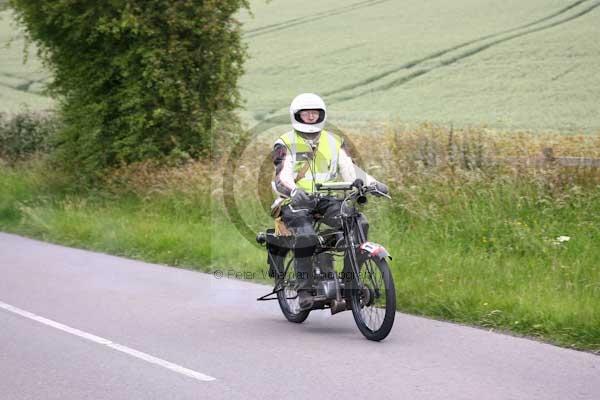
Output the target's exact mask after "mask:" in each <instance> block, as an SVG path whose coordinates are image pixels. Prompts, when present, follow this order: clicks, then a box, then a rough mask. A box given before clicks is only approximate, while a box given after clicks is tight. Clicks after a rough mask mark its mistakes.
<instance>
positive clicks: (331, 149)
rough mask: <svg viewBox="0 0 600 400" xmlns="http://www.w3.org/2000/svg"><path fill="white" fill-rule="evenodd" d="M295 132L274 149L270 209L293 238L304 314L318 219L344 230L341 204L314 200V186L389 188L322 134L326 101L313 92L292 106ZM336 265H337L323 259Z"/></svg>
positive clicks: (336, 138) (331, 137)
mask: <svg viewBox="0 0 600 400" xmlns="http://www.w3.org/2000/svg"><path fill="white" fill-rule="evenodd" d="M290 119H291V123H292V127H293V130H292V131H290V132H287V133H285V134H283V135H281V136H280V137H279V138H278V139H277V140H276V141H275V143H274V145H273V153H272V156H273V163H274V164H275V179H274V181H273V182H272V187H273V190H274V191H275V193H276V194H277V195H278V198H277V199H276V200H275V202H274V203H273V206H272V212H273V216H274V217H278V218H281V221H283V223H284V225H285V227H287V228H289V229H290V230H291V233H292V234H293V236H294V239H295V246H294V257H295V258H296V263H295V268H296V278H297V288H296V290H297V292H298V298H299V303H300V309H309V308H310V307H311V306H312V304H313V293H312V278H313V277H312V259H311V257H312V255H313V253H314V251H315V249H316V245H317V243H318V237H317V233H316V232H315V230H314V228H313V222H314V219H315V214H318V215H320V216H321V217H322V221H323V222H324V223H325V224H327V225H329V226H331V227H333V228H340V227H341V221H340V220H339V219H338V218H335V217H336V216H337V215H339V212H340V202H339V201H336V200H334V199H331V198H327V197H319V198H317V199H314V198H312V197H311V196H310V194H311V193H314V192H316V188H315V184H316V183H327V182H334V181H338V180H339V179H337V178H338V176H339V177H341V181H345V182H354V181H355V180H356V179H361V180H362V181H363V182H364V183H365V184H366V185H374V186H375V187H376V189H377V190H378V191H379V192H381V193H384V194H387V193H388V188H387V186H386V185H384V184H383V183H381V182H378V181H376V180H375V179H374V178H373V177H372V176H370V175H368V174H367V173H365V172H364V171H363V170H361V169H360V168H359V167H357V166H356V165H355V164H354V163H353V162H352V159H351V158H350V156H349V155H348V151H347V147H346V145H345V143H344V142H343V140H342V138H341V137H339V136H338V135H335V134H333V133H331V132H328V131H325V130H323V127H324V125H325V121H326V120H327V110H326V107H325V102H324V101H323V100H322V99H321V98H320V97H319V96H318V95H316V94H314V93H302V94H300V95H298V96H296V97H295V98H294V100H293V101H292V103H291V105H290ZM360 224H361V226H362V227H363V231H364V232H365V235H366V234H367V231H368V223H367V220H366V218H365V217H364V216H362V215H361V217H360ZM325 263H327V264H331V265H332V264H333V260H325Z"/></svg>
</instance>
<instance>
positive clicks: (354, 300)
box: [349, 258, 396, 341]
mask: <svg viewBox="0 0 600 400" xmlns="http://www.w3.org/2000/svg"><path fill="white" fill-rule="evenodd" d="M360 281H361V284H362V288H357V282H356V280H354V281H353V282H352V290H351V292H350V296H349V297H350V304H351V306H352V315H353V316H354V321H356V325H357V326H358V329H359V330H360V332H361V333H362V334H363V335H364V336H365V337H366V338H367V339H369V340H374V341H380V340H383V339H385V338H386V337H387V335H389V333H390V331H391V330H392V326H393V325H394V318H395V316H396V290H395V287H394V280H393V278H392V274H391V272H390V267H389V266H388V263H387V261H386V260H385V259H379V258H368V259H366V260H365V261H364V262H363V263H362V264H361V267H360Z"/></svg>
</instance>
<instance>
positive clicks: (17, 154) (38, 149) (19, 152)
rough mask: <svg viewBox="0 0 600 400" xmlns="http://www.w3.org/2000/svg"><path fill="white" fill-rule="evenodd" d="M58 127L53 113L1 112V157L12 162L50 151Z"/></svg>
mask: <svg viewBox="0 0 600 400" xmlns="http://www.w3.org/2000/svg"><path fill="white" fill-rule="evenodd" d="M58 127H59V122H58V120H57V118H56V117H55V116H54V115H52V114H40V113H32V112H28V111H25V112H22V113H19V114H15V115H8V114H4V113H0V158H1V159H3V160H5V161H8V162H11V163H12V162H16V161H23V160H26V159H28V158H30V157H32V156H34V155H36V154H40V153H41V154H46V153H48V152H49V151H50V150H51V148H52V145H53V140H52V139H53V138H54V137H55V135H56V131H57V129H58Z"/></svg>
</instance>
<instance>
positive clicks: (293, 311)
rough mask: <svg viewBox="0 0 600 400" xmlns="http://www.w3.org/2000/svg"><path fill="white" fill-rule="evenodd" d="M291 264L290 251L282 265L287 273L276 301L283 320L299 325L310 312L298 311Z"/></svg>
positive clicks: (293, 272) (293, 271)
mask: <svg viewBox="0 0 600 400" xmlns="http://www.w3.org/2000/svg"><path fill="white" fill-rule="evenodd" d="M293 263H294V254H293V252H292V251H289V252H288V254H287V256H286V257H285V261H284V263H283V265H284V268H286V267H287V272H286V274H285V277H284V280H283V290H280V291H279V292H277V300H278V301H279V307H281V312H282V313H283V315H284V316H285V318H286V319H287V320H288V321H290V322H295V323H298V324H300V323H302V322H304V321H305V320H306V318H307V317H308V314H309V313H310V310H304V311H302V310H300V302H299V300H298V292H296V273H295V271H296V270H295V268H294V265H293ZM282 272H283V271H282Z"/></svg>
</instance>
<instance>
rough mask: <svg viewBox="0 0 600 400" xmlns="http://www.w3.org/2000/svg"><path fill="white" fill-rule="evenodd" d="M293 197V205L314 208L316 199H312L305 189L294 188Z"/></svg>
mask: <svg viewBox="0 0 600 400" xmlns="http://www.w3.org/2000/svg"><path fill="white" fill-rule="evenodd" d="M290 197H291V198H292V203H291V205H292V207H294V208H312V207H314V201H313V199H311V198H310V197H309V196H308V195H307V194H306V192H305V191H304V190H302V189H298V188H296V189H294V190H292V193H291V196H290Z"/></svg>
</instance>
